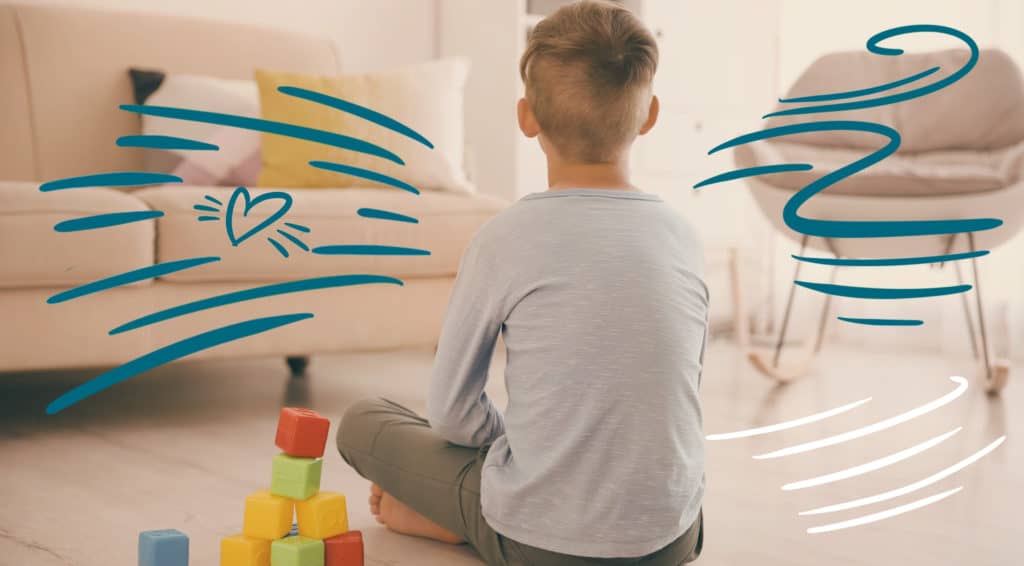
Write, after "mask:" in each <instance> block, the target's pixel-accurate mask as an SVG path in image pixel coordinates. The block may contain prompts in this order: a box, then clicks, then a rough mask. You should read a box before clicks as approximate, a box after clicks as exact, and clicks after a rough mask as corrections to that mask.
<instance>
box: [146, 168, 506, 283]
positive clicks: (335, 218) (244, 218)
mask: <svg viewBox="0 0 1024 566" xmlns="http://www.w3.org/2000/svg"><path fill="white" fill-rule="evenodd" d="M236 190H237V189H230V188H225V187H191V186H160V187H150V188H147V189H142V190H139V191H136V192H135V193H133V194H135V195H136V196H138V197H139V198H140V199H142V200H144V201H145V202H146V203H147V204H148V205H149V206H150V207H151V208H153V209H155V210H161V211H163V212H164V216H163V217H162V218H160V219H159V220H158V222H157V231H158V237H157V246H156V250H157V251H156V256H157V258H159V261H170V260H175V259H185V258H189V257H197V256H217V257H220V258H221V260H220V261H218V262H215V263H209V264H206V265H203V266H201V267H197V268H194V269H191V270H187V271H180V272H178V273H174V274H171V275H168V276H166V279H168V280H172V281H179V282H197V281H284V280H291V279H295V278H297V277H316V276H325V275H335V274H341V273H367V274H381V275H390V276H394V277H399V278H403V277H404V278H407V277H438V276H451V275H453V274H455V273H456V271H457V270H458V266H459V260H460V258H461V257H462V252H463V250H464V248H465V246H466V244H467V243H468V242H469V239H470V238H471V237H472V235H473V234H474V233H475V232H476V230H477V229H478V228H479V227H480V226H481V225H482V224H483V223H484V222H485V221H486V220H487V219H488V218H490V217H491V216H493V215H494V214H496V213H497V212H498V211H500V210H501V209H502V208H504V206H505V204H506V203H505V202H504V201H501V200H499V199H496V198H494V197H487V196H483V195H465V194H454V193H438V192H427V191H425V192H423V193H422V194H420V195H414V194H412V193H407V192H403V191H399V190H395V189H392V190H388V189H377V188H353V189H288V190H283V189H277V191H281V192H285V193H287V194H288V195H290V196H291V200H292V202H291V206H290V208H288V210H287V212H286V213H285V214H284V216H281V217H279V218H277V219H272V217H273V216H274V215H275V213H277V211H278V210H279V209H280V208H281V205H282V201H281V200H279V199H274V200H266V201H262V202H256V201H257V199H259V198H260V196H261V195H265V194H267V193H270V192H273V191H275V189H263V188H260V189H248V192H249V193H250V195H251V202H253V203H254V204H253V205H252V207H251V209H250V211H249V213H248V214H245V206H244V203H245V199H244V198H239V200H238V203H239V204H238V206H237V207H236V209H235V211H234V214H232V218H233V220H232V224H233V227H234V239H235V241H236V242H238V244H237V245H233V244H232V241H231V239H230V238H229V236H228V233H227V226H226V223H225V220H224V219H225V216H226V211H227V208H228V204H229V202H230V201H231V197H232V194H233V193H234V192H235V191H236ZM206 197H210V198H209V199H208V198H206ZM218 203H219V204H218ZM197 205H198V206H199V208H198V209H197ZM363 208H367V209H377V210H384V211H390V212H395V213H399V214H402V215H406V216H410V217H414V218H416V219H418V220H419V222H418V223H410V222H399V221H394V220H384V219H379V218H369V217H365V216H361V215H360V214H359V210H360V209H363ZM211 209H213V210H211ZM200 216H205V217H210V218H216V220H207V221H199V217H200ZM268 219H271V220H272V223H271V224H270V225H268V226H266V227H265V228H263V229H261V230H260V231H259V232H258V233H256V234H254V235H253V236H251V237H248V238H245V234H246V233H247V232H249V231H252V230H253V229H255V228H257V227H258V226H259V225H260V224H261V223H263V222H265V221H267V220H268ZM296 225H297V226H300V227H305V228H308V230H309V231H308V232H304V231H301V228H295V227H294V226H296ZM279 230H280V231H283V232H285V233H288V234H291V235H292V236H293V237H296V238H298V239H299V240H300V241H302V242H303V243H304V244H305V245H306V246H308V247H309V248H310V249H311V250H312V249H315V248H316V247H318V246H330V245H367V244H369V245H382V246H398V247H403V248H415V249H421V250H429V251H430V255H412V256H410V255H395V256H387V255H324V254H317V253H311V252H308V251H303V250H302V249H300V248H299V247H298V245H297V244H294V243H292V242H291V241H290V240H289V239H288V237H287V236H285V235H283V234H281V233H280V232H279ZM268 238H273V239H274V240H275V241H276V242H277V243H278V244H280V245H281V246H282V247H283V248H284V249H285V251H286V253H288V257H283V256H282V254H281V253H279V252H278V251H277V250H276V249H275V246H274V245H273V244H271V243H270V242H269V241H268Z"/></svg>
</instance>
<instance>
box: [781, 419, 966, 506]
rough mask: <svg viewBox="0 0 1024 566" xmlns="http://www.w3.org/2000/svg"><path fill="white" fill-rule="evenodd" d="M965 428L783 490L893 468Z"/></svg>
mask: <svg viewBox="0 0 1024 566" xmlns="http://www.w3.org/2000/svg"><path fill="white" fill-rule="evenodd" d="M963 428H964V427H962V426H958V427H956V428H955V429H953V430H951V431H949V432H947V433H946V434H940V435H939V436H936V437H935V438H932V439H931V440H926V441H924V442H922V443H920V444H918V445H916V446H911V447H910V448H906V449H904V450H900V451H899V452H895V453H893V454H889V455H888V456H884V457H882V458H879V459H877V460H872V461H871V462H867V463H864V464H861V465H859V466H854V467H852V468H846V469H845V470H840V471H838V472H833V473H831V474H825V475H823V476H818V477H815V478H810V479H806V480H802V481H798V482H793V483H787V484H786V485H784V486H782V489H783V490H785V491H793V490H797V489H805V488H808V487H814V486H816V485H823V484H826V483H832V482H837V481H839V480H845V479H847V478H852V477H856V476H859V475H862V474H866V473H868V472H873V471H875V470H880V469H882V468H885V467H887V466H891V465H893V464H895V463H897V462H902V461H903V460H906V459H907V458H910V457H912V456H915V455H917V454H920V453H921V452H924V451H925V450H927V449H929V448H931V447H933V446H936V445H938V444H941V443H942V442H943V441H945V440H946V439H947V438H949V437H951V436H953V435H954V434H956V433H958V432H960V431H961V430H963Z"/></svg>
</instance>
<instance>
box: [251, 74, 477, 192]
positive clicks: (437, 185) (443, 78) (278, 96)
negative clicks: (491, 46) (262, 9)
mask: <svg viewBox="0 0 1024 566" xmlns="http://www.w3.org/2000/svg"><path fill="white" fill-rule="evenodd" d="M467 73H468V62H467V61H466V60H465V59H459V58H456V59H442V60H437V61H431V62H429V63H424V64H420V65H416V66H414V67H409V68H406V69H401V70H397V71H391V72H383V73H371V74H363V75H342V76H334V77H330V76H315V75H306V74H298V73H286V72H275V71H267V70H257V71H256V83H257V85H258V86H259V93H260V114H261V116H262V117H263V118H264V119H266V120H273V121H276V122H287V123H290V124H295V125H298V126H304V127H308V128H314V129H317V130H324V131H328V132H333V133H335V134H341V135H344V136H349V137H352V138H356V139H359V140H363V141H366V142H370V143H372V144H375V145H377V146H380V147H383V148H384V149H386V150H388V151H390V152H392V153H393V154H395V155H397V156H398V157H399V158H401V160H402V161H404V165H402V164H399V163H395V162H393V161H391V160H389V159H386V158H384V157H380V156H377V155H371V154H368V153H362V152H359V151H353V150H350V149H341V148H338V147H333V146H330V145H325V144H321V143H317V142H312V141H306V140H301V139H295V138H291V137H287V136H281V135H276V134H263V146H262V153H263V168H262V170H261V172H260V182H259V184H260V186H263V187H368V186H388V185H389V184H391V183H389V182H379V181H377V180H373V179H372V178H371V179H367V178H365V177H366V176H369V177H374V176H375V175H384V176H387V177H390V178H393V179H396V180H398V181H400V182H403V183H406V184H408V185H411V186H413V187H415V188H417V189H419V190H438V191H454V192H472V191H473V187H472V185H471V184H470V183H469V181H468V179H467V178H466V174H465V171H464V168H463V163H462V156H463V143H464V141H463V112H462V110H463V108H462V107H463V104H462V101H463V87H464V86H465V82H466V75H467ZM282 86H290V87H297V88H300V89H306V90H308V91H314V92H317V93H321V94H325V95H328V96H330V97H334V98H338V99H341V100H344V101H346V102H349V103H354V104H357V105H359V106H362V107H365V108H367V109H369V110H372V111H374V112H377V113H379V114H383V115H384V116H387V117H388V118H391V119H393V120H396V121H397V122H399V123H401V124H402V125H404V126H406V127H408V128H409V129H411V130H413V131H414V132H415V133H418V134H420V135H421V136H422V138H425V139H426V140H428V141H429V142H430V144H432V145H433V147H430V144H425V143H423V141H422V140H421V139H416V137H415V135H414V134H412V133H410V132H404V133H403V132H401V131H396V129H397V130H401V128H400V127H397V126H396V127H392V128H389V127H387V126H386V125H381V124H378V123H375V122H374V121H372V120H370V119H367V118H365V117H360V116H358V115H356V114H353V113H350V112H346V111H344V110H340V109H338V108H334V107H331V106H329V105H326V104H322V103H319V102H315V101H311V100H306V99H304V98H301V97H297V96H291V95H289V94H286V93H284V92H281V91H279V90H278V88H279V87H282ZM310 161H320V162H328V163H332V164H338V165H340V166H341V169H343V170H344V171H349V173H343V172H338V171H336V170H327V169H324V168H322V167H315V166H312V165H310ZM351 168H356V169H361V170H366V171H369V172H372V173H369V174H365V175H363V176H360V174H359V173H358V172H357V171H353V170H352V169H351ZM335 169H337V168H335Z"/></svg>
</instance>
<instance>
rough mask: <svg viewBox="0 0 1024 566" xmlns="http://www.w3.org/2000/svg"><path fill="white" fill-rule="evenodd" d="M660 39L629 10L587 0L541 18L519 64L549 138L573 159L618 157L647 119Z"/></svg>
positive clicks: (599, 0) (529, 98) (589, 160)
mask: <svg viewBox="0 0 1024 566" xmlns="http://www.w3.org/2000/svg"><path fill="white" fill-rule="evenodd" d="M657 66H658V44H657V43H656V42H655V40H654V37H653V36H652V35H651V33H650V31H648V30H647V28H646V27H645V26H644V24H643V23H642V22H641V21H640V20H639V18H637V17H636V16H635V15H634V14H633V13H632V12H630V11H629V10H628V9H626V8H625V7H623V6H621V5H618V4H615V3H613V2H608V1H605V0H581V1H578V2H573V3H572V4H568V5H565V6H562V7H561V8H559V9H558V10H557V11H555V12H554V13H553V14H551V15H550V16H548V17H546V18H544V19H543V20H541V21H540V22H539V23H538V24H537V25H536V27H534V28H533V31H532V32H531V33H530V37H529V39H528V41H527V46H526V51H525V52H524V53H523V57H522V59H520V62H519V73H520V75H521V76H522V79H523V82H524V83H525V85H526V100H527V102H528V103H529V105H530V109H531V110H532V111H533V114H534V116H535V117H536V119H537V123H538V125H539V126H540V130H541V132H542V133H543V135H544V136H545V137H546V138H547V139H548V140H549V141H550V142H551V144H552V145H554V147H555V148H556V149H557V151H558V153H559V155H560V156H561V157H562V158H564V159H566V160H570V161H576V162H583V163H606V162H609V161H611V160H614V159H616V158H617V157H618V156H619V154H620V153H621V152H622V151H623V150H624V149H625V148H627V147H628V145H629V144H630V142H632V141H633V139H634V138H636V136H637V134H638V133H639V131H640V128H641V127H642V126H643V124H644V122H645V121H646V120H647V116H648V110H649V108H650V103H651V95H652V92H651V83H652V81H653V79H654V72H655V70H656V69H657Z"/></svg>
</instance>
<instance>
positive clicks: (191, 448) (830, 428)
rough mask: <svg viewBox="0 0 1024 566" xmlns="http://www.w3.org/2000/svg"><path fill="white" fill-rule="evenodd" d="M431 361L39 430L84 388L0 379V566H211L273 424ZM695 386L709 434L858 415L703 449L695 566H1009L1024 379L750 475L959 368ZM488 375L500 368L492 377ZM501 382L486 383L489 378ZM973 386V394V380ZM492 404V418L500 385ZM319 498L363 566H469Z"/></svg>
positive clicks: (710, 372)
mask: <svg viewBox="0 0 1024 566" xmlns="http://www.w3.org/2000/svg"><path fill="white" fill-rule="evenodd" d="M431 356H432V353H431V352H429V351H426V350H423V351H408V352H397V353H385V354H358V355H347V356H336V357H320V358H315V359H314V360H313V364H312V365H311V368H310V371H311V375H310V377H308V378H307V379H305V380H301V381H289V380H288V379H287V378H286V376H285V372H284V369H283V364H282V362H281V361H280V360H276V359H265V360H242V361H227V362H205V363H191V364H189V363H186V364H181V365H176V366H171V367H166V368H162V369H160V370H157V371H154V372H152V373H151V374H149V375H146V376H144V377H140V378H136V379H134V380H131V381H130V382H127V383H124V384H121V385H118V386H117V387H115V388H114V389H112V390H110V391H108V392H106V393H104V394H101V395H99V396H97V397H95V398H93V399H90V400H88V401H86V402H84V403H82V404H81V405H79V406H76V407H73V408H72V409H69V410H68V411H66V412H65V413H62V414H60V415H57V416H54V417H47V416H45V415H44V414H43V407H44V406H45V404H46V403H47V402H48V401H50V400H52V399H53V398H54V397H56V396H57V395H58V394H59V393H61V392H63V391H64V390H66V389H67V388H69V387H71V386H72V385H73V384H76V383H79V382H81V381H82V380H84V379H86V378H88V377H90V376H92V375H94V374H95V371H89V372H61V373H47V374H40V373H36V374H30V375H2V376H0V454H2V455H3V456H2V460H0V461H2V464H0V564H4V565H12V566H13V565H17V566H23V565H32V566H50V565H67V564H75V565H82V566H121V565H131V564H134V563H135V545H136V537H137V533H138V531H140V530H146V529H156V528H177V529H181V530H183V531H185V532H186V533H188V534H189V536H190V537H191V544H192V564H193V566H214V565H216V564H217V554H218V546H217V545H218V539H219V538H220V537H221V536H224V535H229V534H233V533H235V532H237V531H239V529H240V522H241V518H242V517H241V512H242V502H243V499H244V497H245V495H246V494H247V493H249V492H251V491H253V490H256V489H260V488H264V487H265V486H266V485H267V484H268V481H269V475H270V459H271V457H272V456H273V455H274V454H275V453H276V449H275V447H274V441H273V437H274V427H275V424H276V416H277V409H278V408H279V407H280V406H282V405H302V406H311V407H314V408H316V409H318V410H320V411H321V412H323V413H325V414H326V415H329V416H331V417H332V420H334V421H335V422H336V421H337V418H336V417H337V416H338V415H339V414H341V412H342V411H343V410H344V408H345V407H346V406H347V405H348V404H349V403H350V402H352V401H353V400H355V399H358V398H361V397H365V396H375V395H383V396H388V397H391V398H393V399H395V400H397V401H399V402H402V403H405V404H408V405H409V406H411V407H413V408H416V409H420V410H422V408H423V388H424V384H425V381H426V378H427V375H428V372H429V368H430V363H431ZM706 361H707V367H706V371H705V377H704V390H703V395H704V403H705V427H706V432H708V433H715V432H728V431H732V430H737V429H744V428H749V427H753V426H759V425H764V424H770V423H774V422H778V421H782V420H788V419H793V418H797V417H800V416H803V415H807V414H810V413H815V412H819V411H823V410H825V409H829V408H833V407H837V406H839V405H843V404H846V403H849V402H852V401H856V400H858V399H861V398H863V397H866V396H873V397H874V400H873V401H872V402H871V403H868V404H867V405H864V406H862V407H860V408H858V409H856V410H854V411H851V412H848V413H846V414H843V415H840V416H838V417H835V418H832V419H829V420H826V421H822V422H819V423H816V424H813V425H809V426H805V427H801V428H798V429H793V430H790V431H786V432H781V433H775V434H771V435H766V436H760V437H754V438H749V439H743V440H730V441H719V442H709V443H708V459H709V461H708V472H707V477H708V494H707V499H706V502H705V518H706V521H707V533H706V541H705V553H704V556H703V557H702V558H701V560H700V562H699V563H701V564H709V565H735V566H750V565H758V566H782V565H785V566H804V565H806V566H822V565H863V566H880V565H909V564H915V565H916V564H927V565H929V566H942V565H965V564H970V565H1003V566H1011V565H1020V564H1024V519H1022V517H1021V512H1020V508H1021V504H1022V503H1024V453H1022V449H1021V444H1020V441H1019V440H1018V438H1019V437H1024V384H1021V383H1015V381H1020V380H1022V379H1024V374H1022V371H1021V370H1022V369H1024V368H1021V367H1016V368H1014V370H1015V371H1016V375H1013V376H1011V383H1010V386H1009V387H1008V389H1007V390H1006V391H1005V392H1004V395H1003V397H1002V398H997V399H990V398H987V397H986V396H985V395H984V393H983V392H982V391H981V390H980V388H979V387H977V385H978V384H977V381H974V380H972V382H971V383H972V387H971V388H970V389H969V390H968V391H967V393H966V394H965V395H964V396H963V397H961V398H959V399H958V400H956V401H954V402H953V403H952V404H950V405H948V406H946V407H944V408H942V409H939V410H937V411H935V412H933V413H930V414H928V415H926V416H923V417H921V418H918V419H915V420H914V421H912V422H908V423H905V424H902V425H899V426H897V427H895V428H892V429H890V430H887V431H885V432H881V433H878V434H874V435H872V436H869V437H866V438H862V439H858V440H855V441H851V442H848V443H845V444H842V445H838V446H833V447H829V448H825V449H820V450H816V451H813V452H809V453H806V454H800V455H794V456H789V457H785V458H780V459H774V460H753V459H752V458H751V456H753V455H754V454H758V453H762V452H765V451H768V450H771V449H775V448H780V447H784V446H789V445H791V444H794V443H797V442H801V441H804V440H811V439H815V438H820V437H823V436H826V435H830V434H836V433H840V432H844V431H847V430H850V429H854V428H857V427H860V426H863V425H866V424H870V423H873V422H875V421H878V420H881V419H884V418H886V417H889V416H892V415H895V414H898V413H902V412H904V411H907V410H909V409H912V408H914V407H917V406H919V405H923V404H924V403H926V402H928V401H931V400H933V399H935V398H938V397H940V396H942V395H943V394H945V393H946V392H948V391H951V390H952V389H953V388H954V384H953V383H951V382H950V381H949V380H948V378H947V376H948V375H950V374H968V373H970V372H971V371H972V369H971V367H972V366H971V364H970V362H969V361H968V360H964V359H958V360H952V359H950V360H943V359H936V358H934V357H929V356H924V355H908V354H886V353H884V352H876V351H872V352H870V353H867V352H863V351H859V350H852V349H846V348H842V347H832V346H830V347H826V349H825V352H824V354H823V356H822V358H821V360H820V362H819V368H827V371H826V370H824V369H820V370H819V371H818V372H817V375H815V376H813V377H811V378H808V379H805V380H803V381H800V382H798V383H796V384H793V385H791V386H788V387H785V388H778V387H774V386H773V385H772V384H771V383H769V382H768V381H766V380H765V379H763V378H761V377H759V376H758V375H755V374H754V372H753V371H752V370H751V369H750V368H749V367H748V366H747V364H746V363H745V362H744V361H743V360H742V359H741V358H740V357H739V356H738V354H737V352H736V350H735V348H734V347H732V346H731V345H729V344H728V343H726V342H716V343H713V344H712V345H711V347H710V349H709V352H708V355H707V360H706ZM498 363H500V361H499V362H498ZM499 375H500V373H499ZM971 377H973V376H971ZM491 394H492V395H493V396H494V398H496V399H497V400H498V402H499V403H502V402H504V389H503V387H502V385H501V383H500V382H495V383H494V384H493V386H492V387H491ZM956 426H963V427H964V429H963V430H962V431H961V432H960V433H959V434H957V435H955V436H953V437H952V438H951V439H949V440H947V441H946V442H945V443H943V444H941V445H939V446H938V447H936V448H933V449H931V450H928V451H926V452H924V453H922V454H920V455H918V456H915V457H914V458H912V459H910V460H907V461H904V462H901V463H899V464H896V465H894V466H891V467H889V468H886V469H884V470H880V471H876V472H872V473H870V474H867V475H864V476H860V477H858V478H853V479H848V480H845V481H842V482H839V483H834V484H831V485H826V486H819V487H815V488H810V489H806V490H802V491H790V492H784V491H782V490H781V489H780V486H782V485H783V484H785V483H788V482H791V481H796V480H800V479H805V478H808V477H811V476H816V475H819V474H823V473H827V472H831V471H836V470H839V469H842V468H846V467H849V466H852V465H855V464H860V463H863V462H866V461H868V460H872V459H875V458H879V457H881V456H885V455H887V454H890V453H892V452H895V451H897V450H900V449H903V448H906V447H909V446H911V445H914V444H917V443H919V442H922V441H924V440H926V439H928V438H931V437H933V436H936V435H938V434H940V433H943V432H946V431H948V430H951V429H952V428H954V427H956ZM1003 434H1006V435H1008V438H1007V441H1006V443H1005V444H1003V445H1002V446H1001V447H1000V448H998V449H997V450H996V451H994V452H993V453H992V454H990V455H989V456H987V457H986V458H984V459H982V460H981V461H979V462H978V463H976V464H974V465H973V466H970V467H968V468H967V469H965V470H963V471H962V472H959V473H958V474H956V475H954V476H952V477H950V478H947V479H945V480H943V481H941V482H939V483H937V484H935V485H932V486H929V487H928V488H925V489H923V490H921V491H919V492H915V493H913V494H909V495H905V496H903V497H900V498H898V499H895V500H892V501H888V502H885V503H880V504H876V505H872V506H870V507H864V508H861V509H855V510H851V511H846V512H843V513H837V514H832V515H821V516H818V517H799V516H797V512H798V511H801V510H806V509H810V508H812V507H817V506H821V505H826V504H830V503H837V502H841V501H845V500H848V499H852V498H855V497H860V496H865V495H872V494H875V493H878V492H883V491H887V490H889V489H892V488H896V487H900V486H903V485H906V484H909V483H911V482H914V481H917V480H919V479H921V478H924V477H926V476H929V475H931V474H932V473H934V472H936V471H939V470H941V469H943V468H945V467H947V466H949V465H952V464H954V463H955V462H957V461H959V460H960V459H962V458H964V457H966V456H968V455H970V454H972V453H973V452H975V451H976V450H978V449H980V448H981V447H983V446H984V445H986V444H988V443H989V442H990V441H991V440H993V439H995V438H997V437H998V436H1000V435H1003ZM961 485H962V486H963V487H964V490H963V491H962V492H960V493H958V494H956V495H954V496H952V497H950V498H949V499H946V500H944V501H941V502H939V503H936V504H934V505H931V506H928V507H925V508H923V509H919V510H916V511H913V512H911V513H909V514H906V515H903V516H900V517H896V518H892V519H889V520H886V521H882V522H879V523H875V524H873V525H867V526H862V527H857V528H853V529H849V530H844V531H839V532H835V533H827V534H817V535H810V534H807V533H806V532H805V531H806V529H807V528H808V527H811V526H814V525H820V524H824V523H831V522H834V521H837V520H844V519H848V518H852V517H856V516H859V515H864V514H867V513H873V512H876V511H880V510H883V509H886V508H889V507H892V506H895V505H900V504H903V503H908V502H911V501H913V500H915V499H919V498H921V497H925V496H927V495H931V494H934V493H938V492H941V491H944V490H946V489H949V488H952V487H956V486H961ZM323 488H324V489H332V490H338V491H342V492H344V493H346V494H347V495H348V497H349V513H350V518H351V524H352V526H353V528H358V529H362V530H363V531H364V534H365V537H366V543H367V558H368V560H367V563H368V564H370V565H392V566H403V565H410V566H432V565H437V566H441V565H444V566H459V565H461V564H477V563H478V562H477V561H476V560H475V559H474V558H473V555H472V553H471V552H470V551H468V550H467V549H465V548H464V547H450V546H444V545H441V544H435V543H431V542H428V541H422V540H417V539H411V538H407V537H402V536H398V535H394V534H392V533H389V532H388V531H386V530H384V529H382V528H379V527H378V526H377V525H376V523H374V522H373V521H372V519H371V517H370V515H369V512H368V510H367V508H366V505H365V496H366V489H367V486H366V483H365V482H364V481H363V480H361V479H360V478H358V477H357V476H356V475H355V474H354V473H353V472H351V471H350V470H348V469H347V468H346V466H345V464H344V462H342V460H341V458H340V457H339V456H338V455H337V454H336V453H329V454H328V455H327V457H326V462H325V468H324V479H323Z"/></svg>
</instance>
